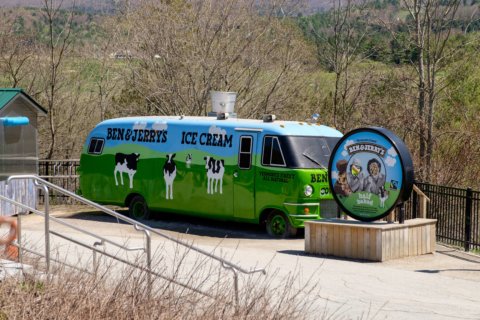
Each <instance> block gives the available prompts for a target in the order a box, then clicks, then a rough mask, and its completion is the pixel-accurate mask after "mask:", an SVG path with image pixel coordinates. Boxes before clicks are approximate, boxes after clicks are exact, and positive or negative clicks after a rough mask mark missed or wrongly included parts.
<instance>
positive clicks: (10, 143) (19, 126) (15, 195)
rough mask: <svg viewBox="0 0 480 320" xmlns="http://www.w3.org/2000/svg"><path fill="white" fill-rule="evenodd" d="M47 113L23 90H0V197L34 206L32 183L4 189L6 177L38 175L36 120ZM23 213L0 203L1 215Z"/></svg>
mask: <svg viewBox="0 0 480 320" xmlns="http://www.w3.org/2000/svg"><path fill="white" fill-rule="evenodd" d="M46 114H47V111H46V110H45V109H44V108H43V107H42V106H41V105H40V104H38V103H37V102H36V101H35V100H33V99H32V97H30V96H29V95H28V94H26V93H25V92H24V91H23V90H22V89H17V88H13V89H9V88H0V194H1V195H3V196H6V197H9V198H10V199H13V200H16V201H18V202H21V203H23V204H26V205H28V206H30V207H33V208H35V207H36V200H37V191H36V188H35V186H34V185H33V182H32V181H27V180H16V181H13V182H12V183H11V185H9V186H8V188H7V186H6V181H5V180H6V178H7V177H9V176H11V175H18V174H38V141H37V137H38V117H39V116H44V115H46ZM23 211H24V210H23V209H21V208H19V207H16V206H12V205H11V204H9V203H6V202H5V201H0V215H4V216H5V215H14V214H18V213H20V212H23Z"/></svg>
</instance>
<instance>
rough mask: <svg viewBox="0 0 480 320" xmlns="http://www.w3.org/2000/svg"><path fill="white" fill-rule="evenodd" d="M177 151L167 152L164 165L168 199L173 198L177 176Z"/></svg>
mask: <svg viewBox="0 0 480 320" xmlns="http://www.w3.org/2000/svg"><path fill="white" fill-rule="evenodd" d="M173 158H175V153H173V154H171V153H170V154H167V161H166V162H165V164H164V165H163V179H165V191H166V195H165V197H166V198H167V200H168V199H173V180H175V177H176V176H177V166H176V165H175V161H173Z"/></svg>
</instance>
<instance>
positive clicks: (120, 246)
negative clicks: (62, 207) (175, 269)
mask: <svg viewBox="0 0 480 320" xmlns="http://www.w3.org/2000/svg"><path fill="white" fill-rule="evenodd" d="M0 200H3V201H6V202H9V203H11V204H13V205H16V206H18V207H20V208H22V209H25V210H28V211H31V212H33V213H35V214H38V215H39V216H42V217H45V214H44V213H43V212H41V211H39V210H37V209H35V208H31V207H29V206H27V205H24V204H23V203H20V202H17V201H15V200H12V199H9V198H7V197H5V196H2V195H1V194H0ZM50 220H51V221H55V222H56V223H58V224H61V225H63V226H66V227H69V228H72V229H74V230H76V231H79V232H82V233H85V234H86V235H89V236H91V237H93V238H97V239H99V240H100V241H101V242H102V243H105V242H106V243H110V244H112V245H114V246H116V247H118V248H120V249H123V250H126V251H138V250H143V251H145V248H144V247H132V248H129V247H127V246H124V245H121V244H119V243H116V242H115V241H112V240H110V239H107V238H104V237H102V236H99V235H97V234H94V233H92V232H90V231H88V230H85V229H83V228H80V227H77V226H75V225H73V224H70V223H68V222H65V221H63V220H61V219H58V218H55V217H50Z"/></svg>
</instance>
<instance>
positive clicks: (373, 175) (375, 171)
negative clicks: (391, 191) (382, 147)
mask: <svg viewBox="0 0 480 320" xmlns="http://www.w3.org/2000/svg"><path fill="white" fill-rule="evenodd" d="M381 169H382V165H381V164H380V161H378V160H377V159H375V158H372V159H370V161H368V164H367V170H368V173H369V176H368V177H367V178H366V179H365V182H364V185H363V190H364V191H366V192H370V193H374V194H379V192H380V187H382V186H384V185H385V175H384V174H383V173H382V172H381Z"/></svg>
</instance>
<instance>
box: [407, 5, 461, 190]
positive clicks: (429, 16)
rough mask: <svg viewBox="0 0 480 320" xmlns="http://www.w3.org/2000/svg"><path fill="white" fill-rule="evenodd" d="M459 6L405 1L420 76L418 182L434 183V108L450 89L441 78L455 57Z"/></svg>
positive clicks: (416, 67)
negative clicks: (454, 33) (451, 43)
mask: <svg viewBox="0 0 480 320" xmlns="http://www.w3.org/2000/svg"><path fill="white" fill-rule="evenodd" d="M459 4H460V0H443V1H440V0H403V5H404V6H405V8H406V9H407V10H408V12H409V15H410V19H411V22H410V23H408V27H409V35H410V40H411V43H412V44H413V45H414V47H415V49H416V60H412V64H414V66H415V70H416V73H417V81H416V90H417V107H418V120H419V122H418V123H419V125H418V130H417V134H418V139H419V156H420V159H419V160H420V170H419V178H420V179H423V180H425V181H430V179H431V167H432V153H433V146H434V143H435V139H434V131H433V130H434V123H435V107H436V104H437V100H438V98H439V93H440V92H441V91H442V90H444V89H445V87H446V86H448V83H447V82H445V81H443V80H442V79H441V78H440V76H439V74H440V72H441V71H442V70H443V69H444V67H445V65H446V63H447V62H448V59H447V58H448V57H449V56H450V55H452V54H453V52H451V51H450V50H449V47H448V46H447V43H448V40H449V39H450V36H451V34H452V31H453V29H454V21H455V19H456V13H457V10H458V6H459Z"/></svg>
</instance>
